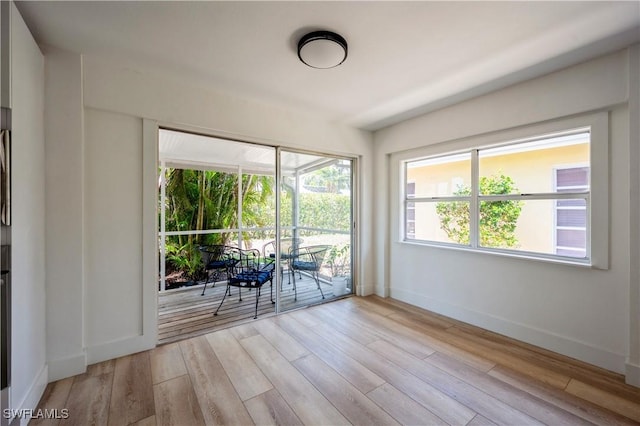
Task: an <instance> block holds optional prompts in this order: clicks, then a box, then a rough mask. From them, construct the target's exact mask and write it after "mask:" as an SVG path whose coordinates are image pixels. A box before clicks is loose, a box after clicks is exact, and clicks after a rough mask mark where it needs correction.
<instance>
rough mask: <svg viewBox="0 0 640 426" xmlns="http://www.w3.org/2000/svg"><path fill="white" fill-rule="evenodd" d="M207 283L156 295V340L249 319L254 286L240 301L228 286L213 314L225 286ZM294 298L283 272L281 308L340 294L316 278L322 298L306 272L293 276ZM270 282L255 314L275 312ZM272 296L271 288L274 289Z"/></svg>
mask: <svg viewBox="0 0 640 426" xmlns="http://www.w3.org/2000/svg"><path fill="white" fill-rule="evenodd" d="M210 286H211V284H209V286H208V287H207V290H206V292H205V295H204V296H202V295H201V294H202V285H195V286H192V287H185V288H181V289H178V290H170V291H166V292H163V293H160V295H159V299H158V312H159V321H158V343H160V344H163V343H169V342H173V341H176V340H181V339H184V338H187V337H193V336H198V335H202V334H206V333H209V332H211V331H213V330H218V329H222V328H226V327H229V326H231V325H234V324H239V323H242V322H248V321H253V315H254V309H255V293H254V291H255V290H251V291H249V290H242V302H240V301H239V300H238V289H237V288H232V289H231V296H228V295H227V297H226V299H225V301H224V304H223V305H222V307H221V308H220V311H219V312H218V315H217V316H214V315H213V312H214V311H215V310H216V308H217V307H218V305H219V304H220V301H221V300H222V296H223V294H224V292H225V290H226V283H225V282H224V281H220V282H218V283H216V285H215V287H213V288H210ZM296 286H297V300H294V291H293V286H292V284H288V278H287V274H285V277H284V282H283V290H282V293H281V295H280V303H281V306H282V307H283V310H289V309H295V308H298V307H304V306H310V305H314V304H317V303H321V302H325V301H330V300H336V299H338V298H341V297H344V295H342V294H340V295H338V296H336V295H334V292H333V286H332V285H331V283H330V282H328V281H326V280H321V281H320V286H321V288H322V292H323V293H324V296H325V298H324V299H323V298H322V295H321V293H320V290H318V287H317V285H316V282H315V281H314V280H313V279H312V278H311V277H309V276H305V275H302V279H300V277H297V278H296ZM270 290H271V288H270V286H269V284H266V285H265V286H264V287H263V288H262V291H261V294H260V298H259V302H258V318H264V317H267V316H269V315H273V314H274V313H275V306H274V304H273V303H271V300H270ZM273 297H274V300H275V297H276V295H275V292H274V295H273Z"/></svg>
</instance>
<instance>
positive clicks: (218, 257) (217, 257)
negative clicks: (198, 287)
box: [198, 244, 237, 296]
mask: <svg viewBox="0 0 640 426" xmlns="http://www.w3.org/2000/svg"><path fill="white" fill-rule="evenodd" d="M198 249H199V250H200V255H201V256H202V266H203V268H204V270H205V272H206V274H207V279H206V281H205V283H204V286H203V287H202V294H201V296H204V292H205V290H206V289H207V284H209V282H212V283H213V284H212V285H211V287H215V286H216V281H217V280H218V279H220V277H221V276H222V274H223V273H226V272H227V269H229V267H230V266H232V265H233V263H234V262H235V259H234V256H233V251H235V250H237V248H235V247H230V246H226V245H222V244H214V245H206V246H200V247H198Z"/></svg>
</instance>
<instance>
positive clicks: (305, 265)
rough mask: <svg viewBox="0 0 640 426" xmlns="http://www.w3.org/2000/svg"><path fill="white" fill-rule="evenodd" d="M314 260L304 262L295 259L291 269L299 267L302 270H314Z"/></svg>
mask: <svg viewBox="0 0 640 426" xmlns="http://www.w3.org/2000/svg"><path fill="white" fill-rule="evenodd" d="M316 267H317V265H316V263H315V262H305V261H302V260H295V261H294V262H293V269H300V270H302V271H315V270H316V269H317V268H316Z"/></svg>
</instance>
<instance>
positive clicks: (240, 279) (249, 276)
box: [230, 271, 271, 286]
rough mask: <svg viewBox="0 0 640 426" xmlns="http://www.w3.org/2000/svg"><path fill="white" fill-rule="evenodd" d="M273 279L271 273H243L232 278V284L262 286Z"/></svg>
mask: <svg viewBox="0 0 640 426" xmlns="http://www.w3.org/2000/svg"><path fill="white" fill-rule="evenodd" d="M270 279H271V273H270V272H266V271H262V272H241V273H239V274H238V275H236V276H234V277H233V278H231V280H230V282H231V284H237V283H246V284H249V285H258V286H259V285H262V284H264V283H266V282H267V281H269V280H270Z"/></svg>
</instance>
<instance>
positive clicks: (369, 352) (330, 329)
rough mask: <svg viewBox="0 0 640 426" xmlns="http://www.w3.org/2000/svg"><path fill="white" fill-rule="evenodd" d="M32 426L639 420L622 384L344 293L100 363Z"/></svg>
mask: <svg viewBox="0 0 640 426" xmlns="http://www.w3.org/2000/svg"><path fill="white" fill-rule="evenodd" d="M39 408H43V409H45V408H46V409H52V408H57V409H61V408H68V409H69V418H68V419H65V420H61V421H53V420H38V421H32V422H31V424H32V425H40V424H47V425H67V424H71V425H129V424H135V425H177V426H189V425H208V424H226V425H250V424H259V425H267V424H269V425H271V424H280V425H303V424H306V425H341V424H356V425H395V424H406V425H469V426H480V425H496V424H498V425H500V424H506V425H540V424H546V425H554V426H555V425H583V424H584V425H592V424H596V425H632V424H636V425H638V424H640V389H638V388H634V387H632V386H628V385H626V384H625V383H624V381H623V377H622V376H621V375H619V374H615V373H612V372H609V371H606V370H603V369H600V368H598V367H594V366H592V365H588V364H585V363H583V362H580V361H576V360H573V359H570V358H567V357H564V356H562V355H558V354H556V353H553V352H550V351H547V350H544V349H541V348H537V347H534V346H531V345H528V344H526V343H522V342H518V341H515V340H513V339H509V338H507V337H504V336H501V335H498V334H495V333H492V332H489V331H486V330H482V329H480V328H477V327H473V326H470V325H468V324H464V323H461V322H458V321H455V320H452V319H449V318H446V317H443V316H440V315H436V314H434V313H430V312H427V311H424V310H421V309H419V308H416V307H413V306H410V305H407V304H404V303H401V302H398V301H394V300H391V299H382V298H379V297H376V296H369V297H366V298H361V297H350V298H347V299H341V300H338V301H335V302H332V303H327V304H324V305H318V306H314V307H311V308H308V309H303V310H298V311H294V312H290V313H286V314H282V315H279V316H271V317H268V318H262V319H258V320H256V321H252V322H250V323H246V324H242V325H238V326H234V327H231V328H227V329H224V330H218V331H215V332H211V333H208V334H206V335H200V336H197V337H191V338H188V339H186V340H183V341H180V342H174V343H170V344H166V345H163V346H159V347H157V348H156V349H153V350H151V351H147V352H142V353H139V354H134V355H130V356H127V357H122V358H118V359H116V360H111V361H107V362H103V363H100V364H96V365H92V366H90V367H89V368H88V371H87V372H86V373H85V374H81V375H79V376H75V377H73V378H69V379H64V380H61V381H58V382H54V383H50V384H49V385H48V387H47V389H46V391H45V394H44V396H43V398H42V400H41V401H40V407H39Z"/></svg>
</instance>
